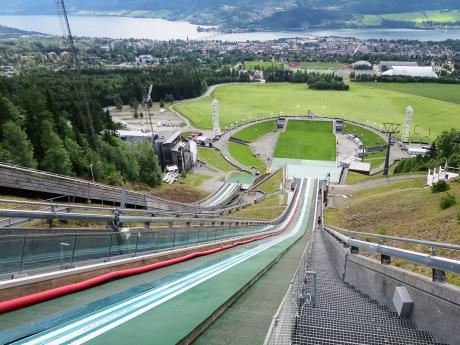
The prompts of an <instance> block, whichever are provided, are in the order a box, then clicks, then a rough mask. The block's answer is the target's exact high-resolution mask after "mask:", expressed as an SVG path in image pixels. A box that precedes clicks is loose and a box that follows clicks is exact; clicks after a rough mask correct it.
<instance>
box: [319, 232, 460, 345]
mask: <svg viewBox="0 0 460 345" xmlns="http://www.w3.org/2000/svg"><path fill="white" fill-rule="evenodd" d="M322 236H324V238H325V240H326V241H325V242H326V244H327V246H328V247H329V250H330V253H331V257H332V260H333V262H334V264H335V266H336V268H337V270H338V272H339V273H340V274H342V275H343V278H344V281H345V282H347V283H349V284H350V285H352V286H354V287H355V288H357V289H359V290H360V291H362V292H363V293H365V294H368V295H369V296H370V297H371V298H373V299H375V300H377V301H378V302H379V303H381V304H383V305H387V306H388V307H390V308H391V309H392V310H393V311H395V309H394V306H393V302H392V300H393V293H394V291H395V288H396V287H397V286H405V287H406V288H407V289H408V291H409V294H410V295H411V297H412V299H413V301H414V306H413V309H412V312H411V314H410V317H409V319H410V320H413V321H414V322H415V323H416V324H417V327H418V328H419V329H420V330H423V331H428V332H431V334H433V336H434V337H435V339H436V340H437V341H438V342H442V343H445V344H460V327H459V326H460V288H458V287H456V286H453V285H449V284H439V283H433V282H432V281H431V279H429V278H427V277H425V276H422V275H419V274H416V273H413V272H410V271H407V270H404V269H401V268H398V267H395V266H388V265H382V264H380V262H378V261H375V260H372V259H369V258H366V257H364V256H360V255H353V254H350V252H349V249H346V248H344V247H343V246H342V245H341V244H340V243H339V242H337V241H336V239H335V238H333V237H332V236H330V235H328V234H327V233H325V232H323V233H322Z"/></svg>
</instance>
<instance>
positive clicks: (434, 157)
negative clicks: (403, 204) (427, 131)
mask: <svg viewBox="0 0 460 345" xmlns="http://www.w3.org/2000/svg"><path fill="white" fill-rule="evenodd" d="M446 161H447V163H448V165H449V166H451V167H456V168H460V134H459V132H458V131H457V130H454V129H452V130H450V131H449V132H447V131H444V132H443V133H442V134H441V135H440V136H439V137H438V138H436V140H435V141H434V142H433V144H432V145H431V149H430V151H429V153H428V154H427V155H426V156H424V157H423V156H417V157H414V158H410V159H405V160H402V161H401V162H400V163H399V164H398V165H397V166H396V168H395V173H397V174H398V173H407V172H413V171H428V169H433V168H434V167H438V166H444V165H445V164H446Z"/></svg>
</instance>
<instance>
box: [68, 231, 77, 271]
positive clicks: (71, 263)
mask: <svg viewBox="0 0 460 345" xmlns="http://www.w3.org/2000/svg"><path fill="white" fill-rule="evenodd" d="M77 236H78V235H77V234H75V236H74V240H73V249H72V258H71V259H70V266H73V263H74V257H75V250H76V248H77Z"/></svg>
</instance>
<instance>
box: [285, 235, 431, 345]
mask: <svg viewBox="0 0 460 345" xmlns="http://www.w3.org/2000/svg"><path fill="white" fill-rule="evenodd" d="M312 236H313V237H314V240H313V241H312V247H311V255H310V258H309V260H308V264H307V267H306V270H308V271H316V272H317V280H316V290H317V291H316V303H315V306H313V305H312V304H311V303H305V304H304V305H303V306H301V307H299V308H301V310H300V313H298V314H297V315H298V316H297V320H296V322H295V324H294V329H293V332H292V338H291V340H292V344H315V345H323V344H324V345H325V344H328V345H330V344H341V345H343V344H360V345H361V344H372V345H393V344H395V345H396V344H401V345H410V344H422V345H423V344H437V343H436V341H435V340H434V338H433V337H432V335H431V334H430V333H428V332H423V331H420V330H418V329H417V326H416V325H415V323H414V322H412V321H409V320H403V319H401V318H400V317H399V316H398V315H397V314H396V313H395V312H392V311H390V309H389V308H388V307H386V306H382V305H380V304H379V303H378V302H377V301H375V300H372V299H371V298H370V297H369V296H367V295H365V294H363V293H361V292H360V291H358V290H357V289H355V288H354V287H352V286H350V285H348V284H346V283H344V282H343V281H342V278H341V277H340V275H339V274H338V273H337V271H336V270H335V268H334V266H333V264H332V261H331V258H330V256H329V253H328V252H327V250H326V247H325V244H324V238H323V237H324V236H329V235H328V234H326V233H324V232H323V231H319V230H318V231H315V232H314V233H313V235H312ZM310 285H311V283H310V284H307V289H310V288H311V286H310Z"/></svg>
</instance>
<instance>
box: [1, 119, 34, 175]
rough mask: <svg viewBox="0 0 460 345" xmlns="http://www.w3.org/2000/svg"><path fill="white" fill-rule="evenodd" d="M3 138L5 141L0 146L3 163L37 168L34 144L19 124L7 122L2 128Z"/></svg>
mask: <svg viewBox="0 0 460 345" xmlns="http://www.w3.org/2000/svg"><path fill="white" fill-rule="evenodd" d="M2 137H3V140H2V142H1V144H0V150H1V151H2V154H0V156H1V159H2V160H3V161H6V162H7V163H12V164H17V165H21V166H24V167H29V168H35V167H36V166H37V162H36V161H35V159H34V150H33V148H32V144H31V143H30V141H29V139H28V138H27V135H26V133H25V132H24V130H23V129H22V128H21V127H20V126H19V125H18V124H17V123H14V122H12V121H8V122H6V123H5V124H4V125H3V128H2Z"/></svg>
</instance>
